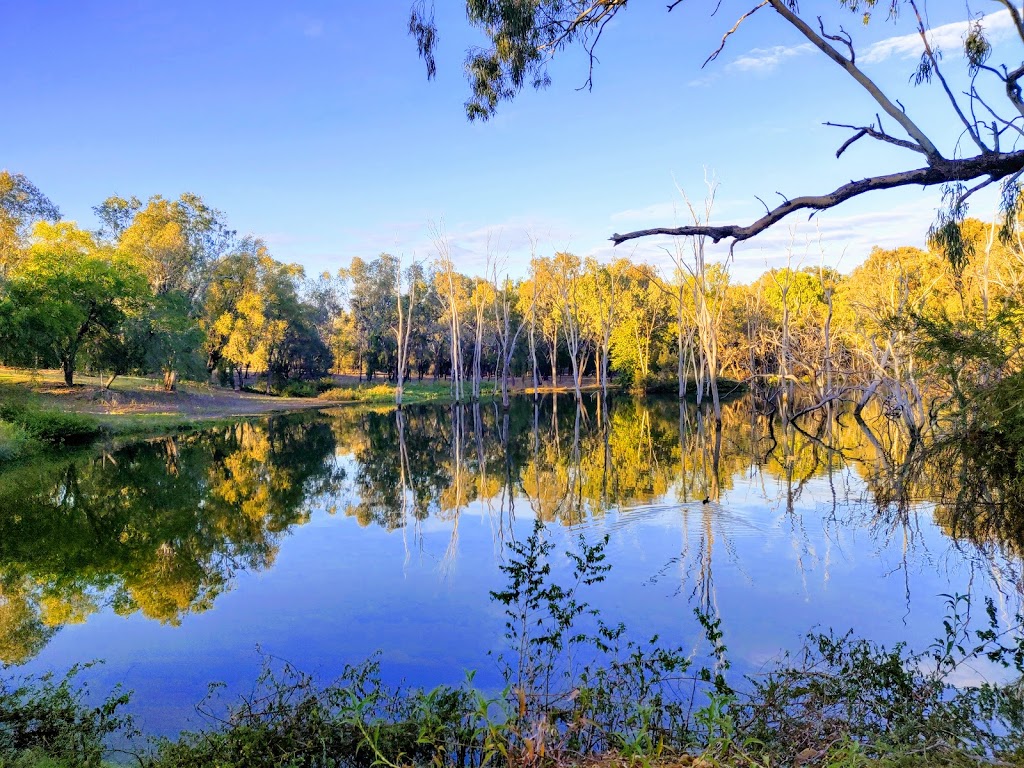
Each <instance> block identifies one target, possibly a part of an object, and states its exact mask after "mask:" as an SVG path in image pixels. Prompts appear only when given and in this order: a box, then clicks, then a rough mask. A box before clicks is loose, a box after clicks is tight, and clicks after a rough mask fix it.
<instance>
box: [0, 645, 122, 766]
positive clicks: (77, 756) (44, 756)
mask: <svg viewBox="0 0 1024 768" xmlns="http://www.w3.org/2000/svg"><path fill="white" fill-rule="evenodd" d="M88 666H89V665H84V666H78V665H76V666H74V667H72V668H71V670H70V671H68V673H67V674H66V675H64V676H63V677H60V678H58V677H55V676H54V675H52V674H46V675H42V676H40V677H26V678H23V679H21V680H18V681H9V682H5V681H2V680H0V765H14V766H26V768H28V766H65V765H66V766H90V767H92V766H100V765H102V759H103V755H104V753H105V751H106V749H105V746H104V741H105V739H106V738H107V737H108V736H111V735H113V734H116V733H120V734H122V735H124V736H126V737H127V738H132V737H133V736H134V735H135V734H136V731H135V729H134V726H133V724H132V720H131V717H130V716H127V715H123V714H121V713H120V710H121V709H122V708H123V707H124V706H125V705H126V704H127V703H128V701H129V698H130V694H128V693H124V692H123V691H121V690H120V688H115V689H114V691H113V692H112V693H111V694H110V695H109V696H108V697H107V698H106V700H105V701H103V702H102V703H101V704H100V705H99V706H96V707H92V706H89V705H88V704H86V703H85V702H86V699H87V697H88V693H89V691H88V687H87V686H86V685H85V684H83V683H78V682H77V681H76V677H77V676H78V675H79V673H80V672H82V671H83V670H84V669H86V668H88Z"/></svg>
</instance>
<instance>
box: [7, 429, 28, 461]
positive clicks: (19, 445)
mask: <svg viewBox="0 0 1024 768" xmlns="http://www.w3.org/2000/svg"><path fill="white" fill-rule="evenodd" d="M31 445H32V435H30V434H29V432H28V430H26V429H25V428H24V427H23V426H21V425H20V424H15V423H13V422H10V421H4V420H2V419H0V461H12V460H14V459H16V458H18V457H19V456H21V455H22V454H24V453H26V452H27V451H28V450H29V448H30V447H31Z"/></svg>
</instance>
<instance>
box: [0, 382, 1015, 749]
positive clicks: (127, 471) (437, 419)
mask: <svg viewBox="0 0 1024 768" xmlns="http://www.w3.org/2000/svg"><path fill="white" fill-rule="evenodd" d="M724 411H725V412H724V418H723V427H722V429H721V430H720V431H719V430H717V429H715V427H714V424H713V423H710V422H708V421H706V420H705V419H703V418H701V416H700V414H699V413H698V412H697V410H696V409H695V407H694V406H693V405H683V406H680V404H679V403H678V402H676V401H675V400H673V399H664V400H662V399H656V398H646V399H635V398H632V397H629V396H625V395H619V396H616V397H614V398H612V399H610V400H609V402H607V403H604V404H602V403H601V402H600V401H599V400H598V399H597V398H596V397H595V398H590V399H588V400H586V401H585V403H584V404H583V407H582V408H577V406H576V404H575V402H574V401H573V400H571V399H560V400H558V401H557V402H555V401H553V400H552V399H551V398H548V399H547V400H545V401H543V402H542V403H540V404H539V405H536V406H535V404H534V403H533V402H532V401H529V400H526V399H521V400H517V401H514V403H513V408H512V410H511V412H510V413H508V414H502V412H501V411H500V409H499V408H496V407H495V406H494V405H493V404H491V403H487V404H481V405H479V406H478V407H473V406H466V407H459V408H453V407H451V406H444V407H441V406H437V407H434V406H423V407H413V408H407V409H406V410H405V411H404V413H403V414H402V415H401V417H398V416H397V415H396V413H395V412H394V411H393V410H387V409H381V410H379V411H374V410H366V409H355V408H352V409H337V410H334V411H327V412H324V413H321V414H309V413H307V414H299V415H293V416H282V417H273V418H270V419H267V420H264V421H262V422H255V423H239V424H237V425H235V426H232V427H226V428H225V427H220V428H216V429H211V430H209V431H206V432H201V433H196V434H189V435H184V436H179V437H174V438H161V439H157V440H149V441H144V442H140V443H137V444H132V445H127V446H124V447H114V446H109V447H107V448H106V449H102V448H93V449H90V450H87V451H82V452H74V453H72V452H69V453H68V454H67V456H65V457H60V458H51V459H48V460H45V461H38V462H36V463H34V464H32V465H31V466H19V467H16V468H14V469H11V470H8V471H6V472H0V662H3V664H4V665H7V666H8V668H7V669H6V670H5V674H6V675H17V674H24V673H40V672H43V671H46V670H59V671H63V670H65V669H67V668H68V667H69V666H70V665H72V664H74V663H76V662H85V661H89V660H93V659H103V660H105V664H104V665H102V666H100V667H94V668H91V669H90V670H88V671H87V672H86V673H85V675H86V677H87V678H88V679H89V680H90V681H91V682H93V685H94V686H95V687H96V688H97V689H101V690H102V689H105V688H107V687H109V686H111V685H113V684H114V683H116V682H123V683H124V684H125V686H126V687H127V688H129V689H132V690H134V692H135V694H134V698H133V704H132V707H131V709H132V711H133V712H134V713H136V715H137V716H138V718H139V721H140V725H141V726H142V728H143V729H144V730H145V731H146V732H148V733H151V734H173V733H175V732H177V731H178V730H180V729H181V728H187V727H190V726H197V725H199V724H200V722H201V721H200V719H199V716H198V715H197V714H196V713H195V709H194V706H195V704H196V703H198V702H199V701H200V700H201V699H202V698H203V696H204V694H205V693H206V689H207V684H208V683H210V682H212V681H224V682H225V683H226V684H227V690H228V692H229V693H230V692H239V691H243V690H247V689H248V688H249V687H250V686H251V683H252V681H253V679H254V678H255V676H256V674H257V673H258V670H259V668H260V665H261V660H262V658H263V656H264V655H271V656H273V657H277V658H279V659H285V660H288V661H290V662H292V663H293V664H295V665H296V666H298V667H299V668H300V669H302V670H304V671H307V672H310V673H313V674H315V675H317V676H318V677H320V678H322V679H324V680H329V679H333V678H334V677H336V676H337V675H338V674H339V673H340V672H341V670H342V668H343V667H344V665H345V664H347V663H352V662H356V661H360V660H362V659H365V658H367V657H368V656H370V655H371V654H374V653H375V652H380V658H381V663H382V666H383V670H384V674H385V677H386V678H387V679H388V680H392V681H396V682H397V681H399V680H402V679H404V680H406V681H407V682H409V683H413V684H416V685H423V686H433V685H436V684H440V683H458V682H459V681H461V679H462V678H463V676H464V674H465V671H466V670H469V669H476V670H478V674H477V678H476V682H477V683H478V684H481V685H485V686H486V685H492V684H493V685H497V683H498V678H497V671H496V666H495V662H494V660H493V658H491V657H489V656H488V652H489V651H500V650H501V649H502V647H503V643H504V640H503V631H504V617H503V614H502V609H501V606H498V605H495V604H493V603H492V602H491V601H490V599H489V591H490V590H494V589H498V588H500V587H501V586H502V584H503V581H502V574H501V572H500V570H499V568H498V565H499V563H500V562H501V558H502V557H503V551H504V543H505V542H507V541H509V540H510V539H512V538H523V537H525V536H526V535H527V534H528V533H529V531H530V530H531V528H532V525H533V520H534V519H535V518H536V517H540V518H541V519H543V520H544V521H545V522H547V523H548V524H549V525H548V533H547V535H549V536H553V537H555V539H556V540H557V542H558V544H559V548H560V549H565V548H571V547H573V546H574V545H575V542H576V541H577V539H578V537H579V535H580V534H582V535H583V536H585V537H586V538H587V539H588V540H596V539H598V538H599V537H601V536H603V535H605V534H608V535H609V537H610V542H609V545H608V554H609V562H611V564H612V566H613V568H612V571H611V573H610V574H609V578H608V579H607V581H606V582H605V583H604V584H600V585H597V586H595V587H594V591H593V592H592V593H591V594H590V598H591V602H592V604H594V605H595V606H597V607H598V608H600V610H601V611H602V613H603V615H604V616H605V618H606V619H607V620H614V621H620V620H621V621H622V622H624V623H625V624H626V626H627V627H628V628H629V630H630V636H633V637H637V638H647V637H649V636H650V635H652V634H654V633H657V634H659V635H660V636H661V637H662V638H663V640H664V641H666V642H671V643H674V644H680V645H683V646H685V647H693V648H694V650H695V653H696V654H698V655H700V654H702V653H703V649H704V646H703V643H702V636H701V633H700V630H699V625H698V623H697V621H696V619H695V617H694V609H695V608H698V607H699V608H701V609H703V610H704V611H707V612H709V613H710V614H712V615H713V616H716V617H718V618H720V619H721V622H722V627H723V629H724V632H725V642H726V644H727V646H728V648H729V651H730V655H731V658H732V661H733V665H734V671H736V672H739V673H749V672H756V671H757V670H758V669H759V668H761V667H762V665H764V664H765V663H766V662H768V661H770V660H771V659H773V658H775V657H777V656H778V655H779V654H780V652H781V651H782V650H784V649H795V648H797V647H798V646H799V644H800V642H801V639H802V637H803V636H804V635H805V634H806V633H807V632H808V631H809V630H811V629H815V628H818V629H828V628H834V629H836V630H838V631H841V632H842V631H846V630H848V629H852V630H854V631H855V632H856V633H857V634H858V635H861V636H864V637H868V638H871V639H873V640H877V641H879V642H885V643H894V642H897V641H906V642H908V643H909V644H910V645H911V646H912V647H914V648H920V649H923V648H926V647H927V646H928V645H929V644H930V643H931V642H932V640H934V638H936V637H937V636H938V635H939V634H940V633H941V630H942V627H941V621H942V617H943V616H944V614H945V612H946V598H945V597H944V595H950V594H971V595H972V597H973V598H974V599H975V605H976V606H978V608H977V611H978V613H979V614H980V613H982V610H981V606H982V603H981V598H982V597H985V596H991V597H993V598H994V599H995V604H996V606H997V608H998V610H999V613H1000V616H1001V617H1002V619H1003V620H1004V621H1007V620H1008V619H1009V617H1010V616H1012V615H1013V614H1014V613H1015V612H1016V611H1017V610H1018V609H1019V603H1020V597H1021V555H1020V551H1021V550H1020V549H1019V543H1018V542H1014V541H1006V540H1004V539H1001V538H1000V537H999V536H998V535H997V534H995V533H992V531H991V530H990V529H987V528H985V527H984V526H981V527H980V530H979V526H973V527H971V531H970V533H971V535H967V533H966V532H965V530H966V529H965V528H964V527H962V526H961V525H959V523H958V520H957V512H956V511H955V510H953V508H952V507H951V506H950V505H948V504H946V503H943V499H944V498H946V497H948V496H950V494H951V491H955V486H956V481H955V479H954V477H953V476H952V475H951V474H950V473H949V472H948V471H946V470H944V469H943V468H942V466H941V464H934V463H932V462H931V461H930V460H929V458H928V457H927V456H926V455H922V454H921V452H920V451H919V450H918V448H917V447H916V446H913V445H908V443H907V441H906V440H905V439H904V438H903V436H902V435H901V433H900V432H899V430H898V429H897V428H896V426H895V425H894V424H893V423H892V422H890V421H888V420H887V419H885V418H884V417H883V416H881V415H879V416H876V417H875V418H873V419H867V418H866V419H865V421H866V422H867V423H866V424H861V423H858V422H857V421H856V420H854V418H853V417H852V415H848V414H844V415H842V416H840V417H838V418H836V419H828V418H825V417H824V416H822V417H811V418H810V419H807V420H804V421H802V422H801V424H800V426H801V427H802V428H803V430H805V431H800V430H798V429H796V428H794V427H793V426H788V427H787V426H783V425H781V424H779V423H778V422H774V423H773V422H772V421H771V420H770V419H769V418H767V417H766V416H764V415H761V414H759V413H757V411H756V409H755V408H754V406H753V404H752V403H751V402H750V401H748V400H745V399H744V400H738V401H734V402H732V403H729V404H727V405H726V406H725V407H724ZM985 673H986V670H984V669H977V670H975V671H974V672H971V673H969V674H977V675H981V674H985Z"/></svg>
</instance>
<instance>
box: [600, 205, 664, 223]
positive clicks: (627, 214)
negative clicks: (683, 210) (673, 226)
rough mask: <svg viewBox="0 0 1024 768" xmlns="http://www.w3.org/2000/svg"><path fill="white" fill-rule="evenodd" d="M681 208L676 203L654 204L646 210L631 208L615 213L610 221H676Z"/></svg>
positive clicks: (645, 208)
mask: <svg viewBox="0 0 1024 768" xmlns="http://www.w3.org/2000/svg"><path fill="white" fill-rule="evenodd" d="M678 215H679V206H678V205H676V204H675V203H654V204H653V205H648V206H646V207H644V208H630V209H628V210H625V211H619V212H618V213H613V214H612V215H611V216H609V217H608V219H609V220H610V221H612V222H630V221H650V220H651V219H659V220H661V219H665V220H667V219H673V220H674V219H676V218H677V217H678Z"/></svg>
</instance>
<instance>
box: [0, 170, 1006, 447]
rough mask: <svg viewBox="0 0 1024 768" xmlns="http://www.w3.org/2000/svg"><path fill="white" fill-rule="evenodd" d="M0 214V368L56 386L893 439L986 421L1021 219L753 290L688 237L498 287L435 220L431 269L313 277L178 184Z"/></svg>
mask: <svg viewBox="0 0 1024 768" xmlns="http://www.w3.org/2000/svg"><path fill="white" fill-rule="evenodd" d="M0 209H2V210H3V215H2V217H0V219H2V224H3V231H4V235H3V237H4V246H3V249H2V252H0V254H2V258H0V261H2V264H0V341H2V342H3V343H2V345H0V350H2V353H0V354H2V357H3V360H2V362H4V363H6V364H9V365H12V364H13V365H20V366H28V367H30V368H41V367H47V366H55V367H60V368H61V369H62V370H63V377H64V381H65V383H66V384H67V385H71V384H73V383H74V381H75V376H76V373H79V372H80V371H81V370H82V369H83V368H87V369H89V370H91V371H94V372H102V374H101V375H102V379H101V381H102V382H103V386H106V387H110V386H112V384H113V382H115V381H116V380H117V377H119V376H125V375H129V374H132V373H149V374H154V373H155V374H157V375H159V376H160V377H161V378H162V382H163V386H164V388H165V389H167V390H168V391H173V390H175V389H176V388H177V385H178V381H179V378H181V377H186V378H196V379H199V380H202V381H213V382H215V383H219V384H220V385H223V386H228V385H230V386H231V387H232V388H234V389H237V390H242V389H257V390H259V391H260V392H263V393H265V394H275V393H276V394H285V395H288V394H292V395H303V396H306V395H309V396H311V395H316V394H319V393H321V390H322V389H324V388H325V386H324V385H323V382H325V381H326V382H328V383H327V385H326V386H327V387H329V386H330V380H329V379H327V378H326V377H327V376H328V374H329V373H331V372H332V371H333V372H335V373H337V372H339V371H344V372H348V373H350V374H352V375H353V376H354V377H355V380H356V381H355V382H354V383H356V384H361V383H363V380H364V379H365V380H366V381H367V382H368V383H369V384H370V385H371V386H373V385H375V384H378V383H381V379H383V380H385V381H386V382H387V383H389V384H390V386H392V387H393V391H394V398H395V400H396V401H400V400H401V399H402V397H403V396H404V395H405V392H406V387H407V380H412V381H416V382H423V381H426V382H428V383H431V384H436V383H439V382H442V381H443V383H444V384H446V385H447V386H448V392H449V397H450V399H452V400H454V401H455V402H468V401H474V400H479V399H480V398H481V397H487V396H494V397H498V398H500V399H501V401H502V403H503V405H504V406H506V407H507V405H508V398H509V396H510V393H511V392H513V391H516V390H518V391H523V390H530V391H534V392H539V391H543V390H545V389H547V388H559V387H560V388H563V389H568V390H570V391H573V392H575V393H576V394H577V396H579V394H580V393H581V391H582V390H583V389H585V388H586V386H587V385H590V386H592V387H596V388H599V389H601V390H602V391H604V392H607V391H608V389H609V387H630V388H635V389H639V390H645V389H651V388H664V387H666V386H671V387H672V388H673V390H674V391H677V393H678V395H679V396H680V397H685V396H695V397H696V398H697V399H698V401H701V400H704V399H706V400H709V401H710V402H711V403H712V407H713V409H714V410H715V411H716V416H717V417H720V393H719V381H721V380H722V379H732V380H735V381H737V382H743V383H744V384H746V385H749V386H750V387H752V388H754V389H755V390H756V391H758V392H760V393H761V394H762V395H763V396H764V399H765V402H766V403H770V404H771V405H770V407H772V408H779V409H781V411H782V412H783V413H784V414H785V416H786V417H787V418H798V417H800V416H801V415H803V414H805V413H808V412H809V411H811V410H814V409H816V408H820V407H824V406H825V405H827V404H829V403H835V402H839V401H848V402H850V403H852V404H854V405H855V406H856V407H858V408H863V407H864V406H865V404H866V403H867V402H868V401H871V400H875V401H877V402H879V403H882V404H883V405H884V407H885V408H886V409H887V410H888V411H889V412H891V413H892V414H893V417H894V418H897V419H899V420H901V421H902V422H903V423H904V425H905V427H906V428H907V429H908V430H909V431H910V432H912V433H920V432H921V431H922V430H924V429H926V428H929V427H930V426H933V425H934V424H935V423H936V421H937V420H940V419H941V418H945V417H947V416H949V414H950V413H951V412H952V411H957V412H958V413H960V414H961V416H966V412H967V410H970V411H971V415H970V418H971V419H977V418H982V419H984V418H987V417H985V416H984V413H986V412H987V413H989V414H996V413H1002V412H1003V411H1005V408H1002V406H1001V405H1000V403H1003V404H1005V403H1006V402H1007V398H1009V399H1010V400H1012V399H1013V398H1014V397H1015V395H1016V393H1017V392H1018V385H1017V383H1016V382H1017V379H1018V372H1019V368H1020V359H1019V358H1020V355H1019V350H1018V348H1017V345H1016V344H1015V340H1016V339H1019V338H1020V337H1021V333H1020V332H1021V330H1022V329H1021V327H1020V325H1021V320H1020V318H1021V313H1020V311H1019V293H1020V290H1019V289H1020V286H1021V282H1022V280H1024V256H1022V254H1024V243H1022V240H1021V235H1020V227H1019V226H1018V224H1019V219H1020V217H1021V211H1020V208H1018V209H1016V211H1015V212H1014V213H1013V214H1012V215H1011V217H1010V219H1009V220H1008V221H1004V222H999V223H983V222H980V221H976V220H967V221H964V222H963V223H961V224H959V225H958V226H957V229H956V237H955V238H951V236H950V232H945V233H944V234H941V233H940V234H939V235H936V237H934V238H933V239H932V241H931V245H930V247H929V248H928V249H925V250H922V249H917V248H897V249H893V250H882V249H875V250H874V251H872V252H871V253H870V254H867V255H866V258H865V260H864V261H863V263H861V264H860V265H858V266H857V267H856V268H854V269H853V270H852V271H851V272H850V273H849V274H848V275H843V274H840V273H839V272H837V271H836V270H835V269H832V268H830V267H826V266H824V265H823V264H821V263H820V261H821V257H820V254H817V253H812V252H809V251H808V249H807V248H806V246H802V245H799V244H794V245H793V247H792V248H791V249H790V261H789V264H788V265H787V266H785V267H782V268H775V269H771V270H769V271H767V272H766V273H764V274H763V275H762V276H761V277H759V278H758V279H757V280H755V281H754V282H752V283H751V284H749V285H744V284H740V283H737V282H735V281H734V279H733V278H732V276H731V275H730V271H729V265H728V261H725V262H711V261H710V260H708V259H707V258H706V254H705V252H704V244H703V242H702V241H701V240H700V239H699V238H698V239H697V240H694V241H693V242H692V243H691V246H692V247H690V248H689V249H688V250H684V249H683V247H682V245H680V248H679V249H678V250H677V251H675V252H674V253H672V254H671V256H672V258H671V259H670V262H671V263H670V265H669V267H668V269H665V270H661V269H658V268H656V267H655V266H653V265H650V264H643V263H636V262H634V261H632V260H631V259H629V258H625V257H623V258H618V259H616V260H614V261H612V262H610V263H606V264H602V263H598V262H596V261H594V260H593V259H589V258H580V257H578V256H576V255H574V254H571V253H564V252H559V253H553V254H550V255H544V254H541V253H538V252H535V254H534V256H533V258H531V259H530V261H529V264H528V265H526V267H527V268H526V274H525V275H523V276H522V277H520V278H518V279H514V278H513V277H511V275H510V274H509V270H508V269H507V263H506V261H505V260H504V259H503V258H502V257H501V256H500V253H501V252H500V248H499V244H498V243H497V240H496V239H495V242H494V247H493V248H492V249H491V251H490V252H488V253H487V254H486V265H485V269H484V270H483V274H477V275H467V274H463V273H461V272H459V271H458V270H457V269H456V267H455V264H454V261H453V259H452V255H451V249H452V244H451V242H450V241H449V239H448V238H447V236H446V235H445V233H444V232H443V230H442V229H441V228H436V229H435V231H434V240H435V251H436V253H435V255H434V256H433V257H432V258H431V259H427V260H424V261H420V262H416V263H412V264H403V263H402V260H401V259H400V258H398V257H396V256H393V255H389V254H381V255H380V256H378V257H376V258H372V259H365V260H364V259H361V258H356V259H353V260H352V262H351V263H350V264H349V265H348V266H347V267H344V268H342V269H340V270H338V272H337V273H336V274H326V273H325V274H323V275H319V276H316V277H309V276H307V275H306V274H305V273H304V271H303V270H302V269H301V268H300V267H298V266H296V265H289V264H284V263H281V262H279V261H277V260H275V259H274V257H273V256H272V254H271V252H270V250H269V248H268V246H267V245H266V244H265V243H262V242H260V241H259V240H256V239H253V238H250V237H241V238H240V237H238V236H237V235H236V234H235V233H234V232H233V231H231V230H230V229H228V225H227V224H226V217H225V216H224V214H223V213H221V212H220V211H217V210H215V209H212V208H210V207H209V206H208V205H206V204H205V203H204V202H203V201H202V199H201V198H199V197H197V196H195V195H183V196H181V197H180V198H179V199H177V200H173V201H172V200H166V199H164V198H161V197H154V198H152V199H150V200H149V201H148V202H146V203H143V202H141V201H139V200H137V199H135V198H131V199H123V198H116V197H112V198H108V199H107V200H105V201H104V202H102V203H101V204H100V205H98V206H96V208H95V211H96V213H97V216H98V218H99V220H100V221H101V222H102V226H101V227H100V229H99V230H97V231H95V232H91V231H86V230H83V229H81V228H80V227H78V226H77V225H75V224H74V223H72V222H66V221H61V220H59V211H58V210H57V208H56V206H54V205H53V204H52V203H51V202H50V201H49V200H48V199H47V198H46V197H45V195H43V194H42V193H41V192H40V191H39V190H38V189H36V188H35V187H34V186H33V185H32V184H31V183H30V182H29V181H28V180H27V179H25V177H23V176H20V175H14V174H10V173H8V172H4V173H3V174H0ZM940 235H941V236H940ZM954 241H955V248H954V247H953V244H952V243H954ZM400 371H401V372H402V376H399V372H400ZM399 379H401V381H399ZM399 385H401V386H399ZM360 391H362V390H360ZM367 391H375V392H377V391H376V390H367ZM489 393H493V395H489ZM983 394H984V395H985V396H983ZM349 396H350V393H349V392H346V391H343V392H340V393H334V394H328V395H327V399H334V400H339V401H342V400H346V399H348V398H349ZM987 396H990V397H989V400H990V401H991V406H990V407H986V408H982V407H981V404H982V403H983V402H987V400H986V397H987ZM355 397H357V398H359V397H370V398H371V399H376V398H377V397H378V395H377V394H374V395H365V394H362V395H355ZM421 399H422V395H421ZM972 423H973V422H972ZM976 426H977V425H976Z"/></svg>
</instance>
